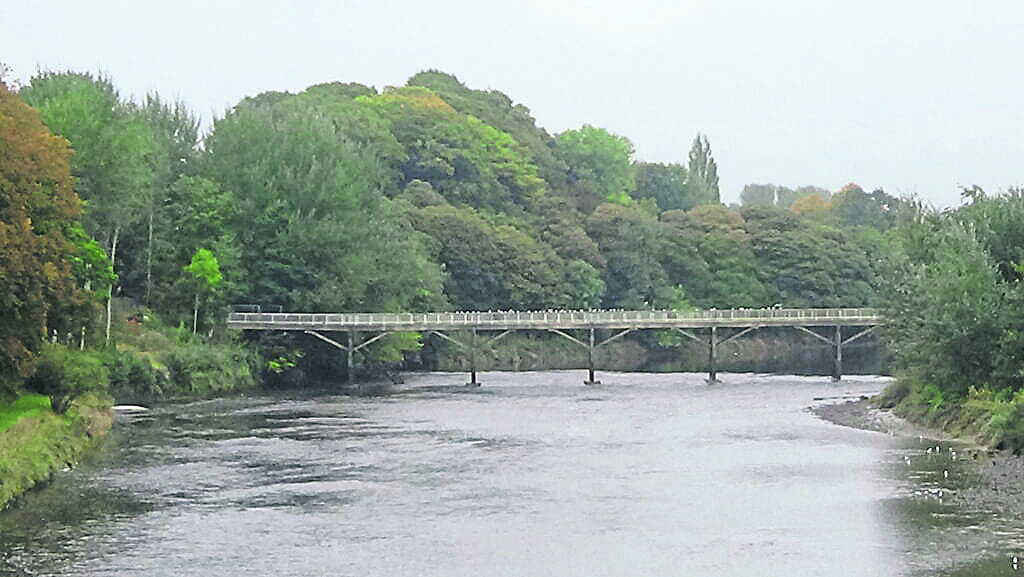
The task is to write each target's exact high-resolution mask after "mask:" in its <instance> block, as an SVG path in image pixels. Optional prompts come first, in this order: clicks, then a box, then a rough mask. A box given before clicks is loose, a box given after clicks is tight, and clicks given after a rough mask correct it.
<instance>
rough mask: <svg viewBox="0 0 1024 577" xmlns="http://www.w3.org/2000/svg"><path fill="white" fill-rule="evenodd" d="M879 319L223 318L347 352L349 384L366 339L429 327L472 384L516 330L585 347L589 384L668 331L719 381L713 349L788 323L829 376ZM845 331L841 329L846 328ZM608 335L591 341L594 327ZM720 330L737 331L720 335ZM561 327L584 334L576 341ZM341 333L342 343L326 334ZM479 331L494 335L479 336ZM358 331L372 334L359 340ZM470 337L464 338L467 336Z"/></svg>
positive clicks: (557, 315) (778, 312) (704, 314)
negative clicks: (620, 349)
mask: <svg viewBox="0 0 1024 577" xmlns="http://www.w3.org/2000/svg"><path fill="white" fill-rule="evenodd" d="M880 323H881V319H880V318H879V315H878V312H877V311H876V310H875V309H867V308H856V309H850V308H844V309H783V308H770V309H725V310H714V309H712V310H706V311H624V310H618V311H608V310H594V311H562V310H551V311H499V312H490V311H488V312H434V313H261V312H235V313H231V314H230V315H229V316H228V321H227V325H228V327H231V328H236V329H244V330H262V331H302V332H304V333H306V334H308V335H311V336H314V337H316V338H318V339H320V340H323V341H325V342H327V343H330V344H332V345H334V346H336V347H338V348H339V349H342V350H344V351H346V353H347V354H346V367H347V368H348V375H349V377H348V378H349V382H350V383H351V382H352V360H353V359H352V357H353V355H354V353H356V352H357V351H359V350H360V349H362V348H363V347H365V346H367V345H369V344H370V343H372V342H374V341H376V340H378V339H380V338H382V337H384V336H386V335H389V334H391V333H395V332H426V333H431V334H436V335H437V336H439V337H441V338H443V339H445V340H447V341H450V342H452V343H454V344H455V345H457V346H458V347H460V348H461V349H463V350H464V351H465V352H466V353H467V355H468V357H469V364H470V382H469V384H471V385H477V384H479V383H478V382H477V377H476V372H477V371H476V359H477V353H478V351H479V349H480V347H481V346H488V345H490V344H493V343H494V342H496V341H498V340H499V339H501V338H502V337H504V336H506V335H508V334H510V333H512V332H513V331H516V330H547V331H550V332H552V333H555V334H558V335H561V336H562V337H565V338H566V339H569V340H570V341H572V342H574V343H576V344H578V345H580V346H581V347H584V348H586V349H587V353H588V354H587V359H588V362H587V369H588V379H587V381H585V382H586V383H588V384H593V383H595V382H597V381H595V380H594V351H595V350H596V349H598V348H600V347H602V346H604V345H606V344H608V343H610V342H612V341H615V340H617V339H620V338H622V337H624V336H626V335H627V334H629V333H631V332H633V331H638V330H644V329H667V330H673V331H676V332H678V333H679V334H681V335H683V336H685V337H687V338H690V339H693V340H694V341H697V342H699V343H701V344H702V345H704V346H705V347H706V348H707V350H708V381H709V382H716V381H717V369H716V363H717V357H718V347H719V346H721V345H723V344H725V343H728V342H730V341H732V340H734V339H737V338H739V337H741V336H743V335H745V334H747V333H749V332H751V331H754V330H757V329H759V328H763V327H793V328H794V329H797V330H800V331H803V332H805V333H807V334H810V335H812V336H813V337H815V338H817V339H818V340H821V341H823V342H825V343H827V344H829V345H830V346H831V347H832V352H833V360H834V364H833V373H832V378H833V379H835V380H839V379H840V378H841V376H842V366H843V345H845V344H847V343H850V342H852V341H854V340H856V339H859V338H861V337H862V336H864V335H866V334H868V333H870V332H871V331H872V330H874V329H875V327H877V326H878V325H879V324H880ZM844 328H846V329H848V330H847V331H846V333H847V334H845V335H844V334H843V329H844ZM598 329H606V330H611V331H612V335H611V336H609V337H607V338H605V339H603V340H596V338H595V331H596V330H598ZM718 329H734V330H733V331H731V332H730V334H729V335H727V336H722V337H720V336H719V335H718ZM566 331H583V332H585V333H589V339H586V338H577V337H578V336H579V333H577V335H576V336H574V335H572V334H570V333H568V332H566ZM339 332H340V333H345V334H346V338H345V341H346V342H345V343H344V344H343V343H340V342H338V341H336V340H334V339H332V338H330V337H328V336H327V335H326V334H324V333H339ZM481 332H496V333H497V334H496V335H494V336H490V335H488V336H487V338H486V339H484V338H483V337H481V335H480V334H479V333H481ZM361 333H375V334H374V336H372V337H370V338H369V339H366V340H364V341H360V336H361ZM466 335H468V336H466Z"/></svg>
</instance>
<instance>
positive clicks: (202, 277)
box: [185, 248, 223, 334]
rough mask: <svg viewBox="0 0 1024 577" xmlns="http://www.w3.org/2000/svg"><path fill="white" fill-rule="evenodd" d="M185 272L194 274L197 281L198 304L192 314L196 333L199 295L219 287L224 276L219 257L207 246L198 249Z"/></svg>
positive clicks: (193, 331) (193, 332)
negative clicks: (221, 271)
mask: <svg viewBox="0 0 1024 577" xmlns="http://www.w3.org/2000/svg"><path fill="white" fill-rule="evenodd" d="M185 272H187V273H188V274H190V275H192V278H193V279H195V282H196V304H195V309H194V310H193V314H192V334H195V332H196V327H197V326H198V323H199V296H200V295H201V294H203V293H206V292H210V291H212V290H214V289H215V288H217V286H219V285H220V281H221V279H222V278H223V277H222V276H221V274H220V264H219V263H218V262H217V258H216V257H215V256H213V253H212V252H210V251H209V250H208V249H205V248H201V249H199V250H197V251H196V253H195V254H194V255H193V256H192V262H191V263H190V264H189V265H188V266H186V267H185Z"/></svg>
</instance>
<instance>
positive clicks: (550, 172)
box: [406, 70, 567, 194]
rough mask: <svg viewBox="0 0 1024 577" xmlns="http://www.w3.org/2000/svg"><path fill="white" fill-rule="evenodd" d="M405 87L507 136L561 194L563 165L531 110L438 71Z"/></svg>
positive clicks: (416, 77)
mask: <svg viewBox="0 0 1024 577" xmlns="http://www.w3.org/2000/svg"><path fill="white" fill-rule="evenodd" d="M406 85H407V86H421V87H424V88H429V89H430V90H432V91H433V92H434V93H435V94H437V95H438V96H440V97H441V98H442V99H444V101H445V102H447V103H448V104H450V105H451V107H452V108H454V109H455V110H457V111H459V112H461V113H463V114H467V115H470V116H474V117H476V118H479V119H480V120H482V121H483V122H485V123H487V124H489V125H490V126H493V127H494V128H496V129H498V130H500V131H502V132H504V133H506V134H508V135H509V136H511V137H512V138H514V139H515V140H516V142H518V143H519V144H520V145H522V146H523V147H524V148H525V151H526V154H527V156H528V158H529V160H530V162H531V163H532V164H534V165H535V166H536V167H537V172H538V175H539V176H540V177H541V178H543V179H544V180H545V181H546V182H547V184H548V187H549V188H550V189H551V190H552V191H554V192H556V193H559V194H562V193H563V192H564V190H565V188H566V186H567V183H566V168H567V167H566V165H565V163H564V162H563V161H561V160H559V159H558V158H557V157H556V156H555V153H554V150H553V146H554V139H553V138H552V137H551V135H549V134H548V133H547V132H546V131H545V130H544V129H543V128H540V127H538V126H537V124H536V121H535V120H534V118H533V116H531V115H530V109H528V108H527V107H525V106H523V105H522V104H514V103H513V102H512V99H511V98H509V97H508V96H506V95H505V94H503V93H501V92H498V91H497V90H472V89H470V88H467V87H466V86H465V85H464V84H462V83H461V82H459V79H458V78H456V77H454V76H452V75H451V74H446V73H444V72H440V71H437V70H427V71H424V72H419V73H417V74H415V75H413V77H412V78H410V79H409V81H408V82H407V83H406Z"/></svg>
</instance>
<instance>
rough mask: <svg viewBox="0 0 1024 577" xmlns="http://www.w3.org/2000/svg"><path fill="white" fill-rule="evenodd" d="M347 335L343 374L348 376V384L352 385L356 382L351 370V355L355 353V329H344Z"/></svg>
mask: <svg viewBox="0 0 1024 577" xmlns="http://www.w3.org/2000/svg"><path fill="white" fill-rule="evenodd" d="M345 334H347V335H348V347H347V348H346V349H345V374H346V375H347V376H348V386H350V387H351V386H353V385H354V384H355V382H356V379H355V374H353V372H352V364H353V363H352V355H354V354H355V352H356V350H355V346H353V343H354V342H355V340H356V335H355V331H346V333H345Z"/></svg>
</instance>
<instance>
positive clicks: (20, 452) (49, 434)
mask: <svg viewBox="0 0 1024 577" xmlns="http://www.w3.org/2000/svg"><path fill="white" fill-rule="evenodd" d="M111 405H112V403H111V400H110V398H109V397H107V396H106V395H96V394H88V395H83V396H82V397H80V398H78V399H76V400H75V401H74V403H73V404H72V406H71V408H70V409H68V411H67V413H65V414H64V415H55V414H53V413H52V412H50V411H49V410H47V411H42V412H40V413H39V414H36V415H32V416H28V417H24V418H22V419H20V420H19V421H18V422H16V423H14V424H13V425H11V426H10V427H9V428H8V429H7V430H5V431H3V433H2V434H0V510H3V509H5V508H7V507H8V506H10V505H11V504H12V503H13V502H14V500H15V499H16V498H17V497H18V496H19V495H21V494H23V493H24V492H26V491H28V490H30V489H32V488H33V487H35V486H36V485H38V484H40V483H45V482H46V481H48V480H49V479H50V478H51V477H52V476H53V475H54V473H56V472H57V471H60V470H62V469H64V468H65V467H73V466H74V465H75V464H76V463H77V462H78V461H79V459H81V457H82V456H83V455H84V454H85V453H86V452H87V451H89V450H90V449H92V448H94V447H95V446H96V445H97V444H98V443H99V442H100V441H101V440H102V439H103V438H104V437H105V436H106V434H107V432H108V431H109V430H110V426H111V424H112V422H113V414H112V410H111Z"/></svg>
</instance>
